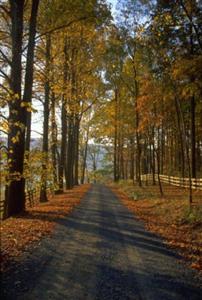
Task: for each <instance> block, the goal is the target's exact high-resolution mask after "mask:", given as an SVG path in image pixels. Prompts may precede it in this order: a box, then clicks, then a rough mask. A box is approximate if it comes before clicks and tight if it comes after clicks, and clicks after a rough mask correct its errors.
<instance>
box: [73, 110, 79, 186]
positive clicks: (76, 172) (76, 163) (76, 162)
mask: <svg viewBox="0 0 202 300" xmlns="http://www.w3.org/2000/svg"><path fill="white" fill-rule="evenodd" d="M79 126H80V120H79V116H78V115H76V116H75V126H74V142H75V158H74V184H75V185H78V184H79V178H78V176H79Z"/></svg>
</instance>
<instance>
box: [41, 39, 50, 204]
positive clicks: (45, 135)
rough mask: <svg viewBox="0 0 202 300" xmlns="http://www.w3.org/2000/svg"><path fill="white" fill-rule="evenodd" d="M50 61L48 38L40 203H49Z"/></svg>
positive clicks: (48, 42)
mask: <svg viewBox="0 0 202 300" xmlns="http://www.w3.org/2000/svg"><path fill="white" fill-rule="evenodd" d="M50 59H51V37H50V35H47V36H46V72H45V75H46V81H45V85H44V89H45V100H44V123H43V146H42V152H43V155H44V157H43V158H42V177H41V190H40V202H46V201H48V197H47V163H48V133H49V128H48V125H49V114H50V109H49V103H50V78H49V77H50Z"/></svg>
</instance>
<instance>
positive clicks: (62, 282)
mask: <svg viewBox="0 0 202 300" xmlns="http://www.w3.org/2000/svg"><path fill="white" fill-rule="evenodd" d="M200 283H201V280H200V278H199V277H198V273H197V272H196V271H195V270H191V269H189V268H188V266H187V265H186V263H184V262H183V260H182V259H181V258H180V257H179V256H178V255H177V254H176V253H175V252H174V251H173V250H170V249H169V248H167V247H166V246H165V245H164V244H163V242H162V239H160V238H159V237H157V236H155V235H154V234H152V233H150V232H148V231H146V230H145V229H144V226H143V224H142V223H141V222H140V221H138V220H136V219H135V218H134V216H133V215H132V213H130V212H129V211H128V209H127V208H126V207H124V206H123V204H121V202H120V201H119V200H118V199H117V197H116V196H115V195H114V194H113V193H112V192H111V191H110V190H109V189H108V188H107V187H105V186H103V185H93V186H92V188H91V190H90V191H89V192H88V193H87V194H86V195H85V198H84V199H83V201H82V202H81V204H80V205H79V206H78V207H77V208H76V209H75V210H74V212H73V213H72V214H70V215H69V216H68V217H67V218H66V219H65V220H58V225H57V226H56V229H55V231H54V234H53V235H52V236H51V237H50V238H46V239H43V240H42V241H41V243H40V245H38V246H36V247H35V248H34V249H32V252H27V253H25V254H24V256H23V257H22V258H21V261H20V262H19V264H18V265H14V266H13V268H12V269H11V270H10V271H9V273H7V274H4V275H3V276H2V286H1V299H26V300H32V299H33V300H38V299H41V300H46V299H61V300H64V299H67V300H68V299H69V300H93V299H94V300H105V299H106V300H113V299H114V300H115V299H116V300H129V299H133V300H140V299H142V300H147V299H148V300H171V299H181V300H199V299H200V300H201V299H202V289H200Z"/></svg>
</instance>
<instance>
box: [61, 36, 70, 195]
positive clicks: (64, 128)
mask: <svg viewBox="0 0 202 300" xmlns="http://www.w3.org/2000/svg"><path fill="white" fill-rule="evenodd" d="M63 51H64V70H63V76H64V77H63V86H64V89H65V88H66V85H67V76H68V65H67V59H68V57H67V37H65V40H64V50H63ZM61 122H62V133H61V153H60V165H59V189H60V191H61V192H63V188H64V184H63V181H64V171H65V166H66V162H67V156H66V153H67V96H66V93H64V94H63V97H62V116H61Z"/></svg>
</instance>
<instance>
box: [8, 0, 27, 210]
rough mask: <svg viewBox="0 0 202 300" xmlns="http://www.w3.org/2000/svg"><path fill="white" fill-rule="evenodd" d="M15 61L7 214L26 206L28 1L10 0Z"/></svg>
mask: <svg viewBox="0 0 202 300" xmlns="http://www.w3.org/2000/svg"><path fill="white" fill-rule="evenodd" d="M10 13H11V24H12V28H11V42H12V50H11V51H12V64H11V78H10V89H11V91H12V99H11V101H10V102H9V120H8V122H9V128H10V131H9V134H8V162H9V164H8V168H9V181H10V184H9V185H8V187H7V189H6V195H5V196H6V206H7V216H11V215H14V214H17V213H20V212H22V211H23V210H24V209H25V183H24V178H23V164H24V152H25V125H26V123H25V121H24V119H23V117H24V115H25V108H24V107H22V105H21V102H22V98H21V83H22V61H21V60H22V39H23V13H24V0H15V1H14V0H12V1H11V0H10Z"/></svg>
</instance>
